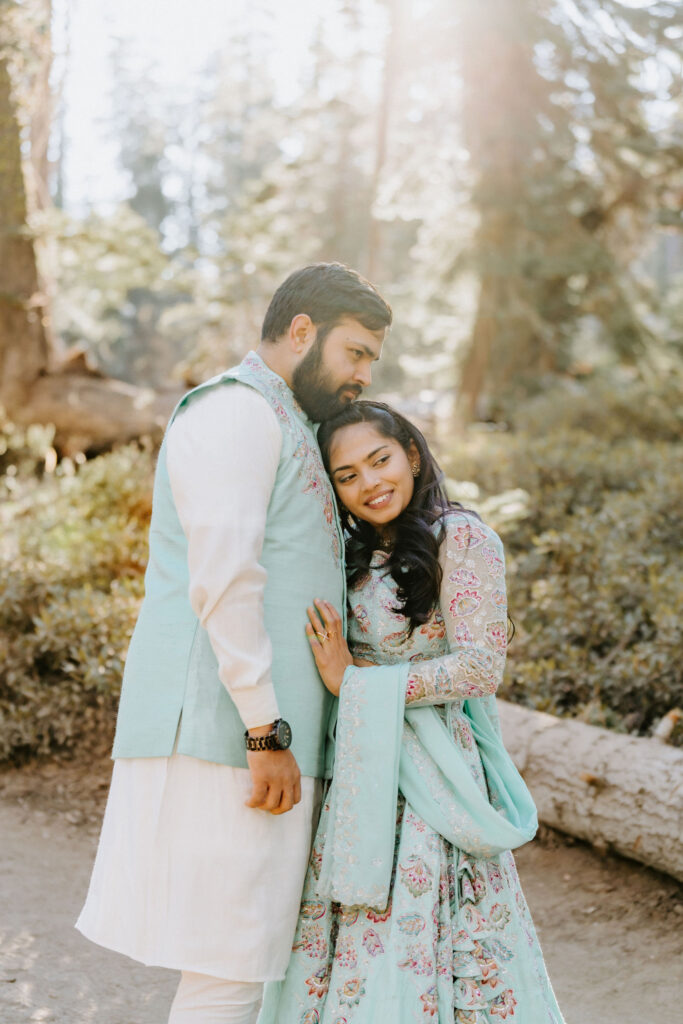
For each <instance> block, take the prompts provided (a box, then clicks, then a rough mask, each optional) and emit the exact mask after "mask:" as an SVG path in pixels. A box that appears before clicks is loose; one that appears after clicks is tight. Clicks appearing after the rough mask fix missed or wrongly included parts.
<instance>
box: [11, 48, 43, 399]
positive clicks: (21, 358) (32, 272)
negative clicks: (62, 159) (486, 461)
mask: <svg viewBox="0 0 683 1024" xmlns="http://www.w3.org/2000/svg"><path fill="white" fill-rule="evenodd" d="M26 213H27V210H26V189H25V185H24V174H23V167H22V161H21V137H20V133H19V124H18V121H17V116H16V110H15V106H14V102H13V99H12V85H11V80H10V75H9V68H8V66H7V60H6V58H4V57H1V56H0V405H4V406H5V408H6V409H7V411H8V412H10V414H11V412H12V410H13V409H14V408H21V407H22V406H23V405H25V404H26V402H27V401H28V397H29V393H30V389H31V387H32V385H33V384H34V382H35V381H36V380H37V378H38V377H39V376H40V375H41V374H42V373H45V372H46V370H47V362H48V344H47V338H46V334H45V326H44V325H45V319H46V309H45V297H44V295H42V294H41V290H40V288H39V284H38V268H37V266H36V256H35V251H34V248H33V240H32V239H31V237H30V236H29V235H28V233H27V231H26Z"/></svg>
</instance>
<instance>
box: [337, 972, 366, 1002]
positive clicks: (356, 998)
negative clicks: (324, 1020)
mask: <svg viewBox="0 0 683 1024" xmlns="http://www.w3.org/2000/svg"><path fill="white" fill-rule="evenodd" d="M364 981H365V978H351V979H350V980H349V981H345V982H344V984H343V985H342V987H341V988H338V989H337V994H338V996H339V1002H340V1003H345V1004H346V1005H347V1006H357V1005H358V1003H359V1002H360V1001H361V997H362V996H364V995H365V986H364V984H363V983H364Z"/></svg>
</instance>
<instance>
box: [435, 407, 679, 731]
mask: <svg viewBox="0 0 683 1024" xmlns="http://www.w3.org/2000/svg"><path fill="white" fill-rule="evenodd" d="M634 397H635V396H634ZM659 397H661V396H655V397H654V398H653V399H652V400H651V401H649V402H648V401H645V398H646V396H645V395H644V394H643V393H642V392H641V393H640V394H639V398H640V411H639V416H634V417H633V419H634V423H635V426H636V427H637V429H638V431H639V432H642V433H643V434H644V435H645V437H646V438H648V440H643V439H642V438H639V437H633V436H629V435H628V434H627V433H626V431H625V419H626V418H627V417H626V411H625V404H624V403H623V402H622V403H617V402H615V403H613V406H612V407H611V408H610V407H609V406H608V405H607V404H599V406H598V408H597V410H596V411H595V412H594V417H593V420H591V418H590V416H588V415H587V414H586V408H585V404H584V402H585V398H584V396H581V398H580V400H579V401H578V407H577V408H573V407H572V406H571V402H569V407H567V400H566V397H565V404H564V405H560V404H558V403H555V404H553V402H551V401H550V400H548V402H547V403H546V404H545V406H544V408H545V412H546V416H547V422H546V423H545V425H543V422H542V421H541V420H535V421H534V423H535V431H534V433H533V434H531V433H527V432H519V433H514V434H500V433H496V434H493V435H488V436H487V438H486V442H485V443H482V436H481V434H478V433H477V432H476V431H475V432H474V436H473V437H472V438H470V439H468V440H467V441H466V442H465V443H464V444H463V445H462V446H459V447H458V448H457V449H456V450H455V451H451V453H450V455H449V456H448V459H447V461H448V471H449V475H450V476H451V477H454V478H455V479H459V480H470V481H475V482H476V483H477V484H478V485H479V488H480V491H481V493H480V496H479V505H480V506H481V508H482V510H483V511H484V512H485V514H486V518H487V519H488V520H489V521H490V522H491V523H492V525H494V526H496V527H497V528H498V529H499V531H500V533H501V535H502V537H503V540H504V542H505V546H506V551H507V559H508V581H509V592H510V613H511V615H512V617H513V620H514V622H515V625H516V635H515V638H514V640H513V641H512V643H511V646H510V652H509V659H508V671H507V675H506V681H505V684H504V687H503V691H502V693H501V695H502V696H505V697H507V698H508V699H511V700H515V701H517V702H520V703H524V704H527V705H529V706H533V707H536V708H539V709H541V710H545V711H550V712H553V713H555V714H569V715H576V716H578V717H581V718H583V719H584V720H586V721H589V722H592V723H594V724H599V725H603V726H607V727H611V728H618V729H622V730H628V731H634V732H638V733H642V734H646V733H647V732H648V731H649V730H650V729H651V727H652V726H653V724H655V722H656V721H657V720H658V719H659V718H661V717H662V716H663V715H664V714H666V712H668V711H669V710H671V709H672V708H674V707H677V706H678V707H681V706H683V658H682V657H681V651H683V635H682V633H683V626H682V623H683V586H682V582H681V573H680V554H681V539H682V537H683V473H681V471H680V466H681V465H682V464H683V457H682V456H683V452H682V449H683V445H681V442H680V441H679V440H677V438H678V437H680V432H679V433H674V432H673V430H671V432H670V424H671V420H672V417H674V413H673V411H672V410H673V406H669V404H668V400H667V404H665V405H662V404H661V403H660V402H659ZM540 408H541V404H540V403H537V404H536V409H535V412H534V416H537V415H538V412H539V409H540ZM647 409H649V410H650V412H651V415H650V417H649V418H648V416H646V414H645V410H647ZM525 415H526V413H525ZM529 415H530V414H529ZM588 422H593V423H594V424H595V426H596V431H597V433H595V434H593V433H590V432H589V431H588V430H586V429H585V427H586V424H587V423H588ZM558 423H559V427H558ZM579 423H580V424H581V427H579V426H578V425H577V424H579ZM662 438H664V439H662ZM513 489H514V491H515V495H514V498H515V500H514V501H510V502H507V507H506V502H505V500H502V499H501V497H500V495H501V493H503V496H504V492H508V493H509V492H511V491H513ZM453 490H454V496H457V484H454V485H453ZM465 491H466V489H465ZM495 495H499V497H497V498H493V499H492V498H491V496H495ZM487 498H488V500H487ZM464 501H465V503H467V498H466V497H465V498H464ZM674 742H676V743H678V744H681V743H683V728H681V726H680V725H679V726H678V728H677V732H676V733H675V735H674Z"/></svg>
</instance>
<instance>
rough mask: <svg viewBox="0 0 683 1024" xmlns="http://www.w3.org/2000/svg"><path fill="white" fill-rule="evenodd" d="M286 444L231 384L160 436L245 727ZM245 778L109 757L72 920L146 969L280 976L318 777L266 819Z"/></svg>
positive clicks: (222, 664) (260, 703)
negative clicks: (89, 866)
mask: <svg viewBox="0 0 683 1024" xmlns="http://www.w3.org/2000/svg"><path fill="white" fill-rule="evenodd" d="M280 445H281V432H280V427H279V425H278V422H277V418H276V416H275V413H274V412H273V410H272V409H271V407H270V405H269V404H268V402H267V401H266V399H265V398H264V397H263V396H262V395H260V394H259V393H258V392H256V391H254V390H253V389H251V388H249V387H246V386H244V385H240V384H235V385H233V386H232V387H230V388H228V389H220V390H218V391H213V392H209V393H208V394H206V395H205V396H202V397H201V398H198V399H196V400H195V402H193V404H192V405H191V406H190V408H189V409H188V410H187V411H186V412H185V413H184V414H183V415H182V416H180V417H178V418H177V419H176V420H175V421H174V423H173V425H172V426H171V428H170V430H169V433H168V439H167V447H168V472H169V477H170V481H171V488H172V490H173V497H174V500H175V503H176V507H177V510H178V516H179V518H180V521H181V524H182V527H183V530H184V532H185V535H186V536H187V539H188V560H189V569H190V600H191V604H192V608H193V610H194V611H195V614H196V615H197V617H198V618H199V620H200V622H201V624H202V626H203V627H204V628H205V629H206V630H207V632H208V634H209V639H210V641H211V645H212V647H213V650H214V652H215V654H216V657H217V659H218V666H219V675H220V679H221V681H222V682H223V684H224V685H225V686H226V689H227V690H228V692H229V693H230V696H231V698H232V699H233V701H234V703H235V705H236V706H237V709H238V711H239V713H240V716H241V717H242V719H243V721H244V722H245V726H249V727H255V726H257V725H263V724H267V723H268V722H271V721H273V720H274V719H275V718H277V717H279V714H278V708H277V701H276V698H275V692H274V689H273V685H272V682H271V678H270V666H271V648H270V641H269V639H268V636H267V634H266V632H265V629H264V627H263V616H262V607H263V590H264V585H265V573H264V572H263V569H262V568H261V566H260V565H259V558H260V555H261V549H262V545H263V537H264V532H265V524H266V513H267V508H268V502H269V500H270V495H271V491H272V487H273V484H274V480H275V474H276V471H277V467H278V460H279V455H280ZM304 625H305V624H304V623H303V622H302V624H301V628H302V630H303V628H304ZM250 778H251V777H250V775H249V772H248V771H247V770H246V769H241V768H232V767H229V766H227V765H217V764H213V763H210V762H207V761H201V760H199V759H197V758H192V757H185V756H182V755H177V754H174V755H173V756H172V757H169V758H165V757H162V758H126V759H119V760H117V761H116V762H115V765H114V773H113V777H112V785H111V790H110V794H109V800H108V802H107V809H106V812H105V818H104V823H103V826H102V834H101V837H100V844H99V848H98V852H97V859H96V862H95V866H94V869H93V875H92V879H91V883H90V890H89V892H88V897H87V900H86V904H85V907H84V908H83V911H82V913H81V916H80V917H79V920H78V922H77V925H76V927H77V928H79V929H80V930H81V931H82V932H83V934H84V935H85V936H86V937H87V938H89V939H92V941H94V942H98V943H99V944H100V945H103V946H107V947H108V948H110V949H114V950H116V951H117V952H120V953H125V954H127V955H128V956H131V957H133V958H134V959H136V960H141V961H142V962H143V963H146V964H150V965H155V966H160V967H170V968H175V969H178V970H188V971H196V972H198V973H203V974H210V975H214V976H215V977H221V978H227V979H232V980H239V981H270V980H274V979H277V978H281V977H283V975H284V972H285V969H286V966H287V963H288V960H289V955H290V949H291V942H292V936H293V934H294V930H295V927H296V920H297V914H298V909H299V898H300V894H301V888H302V885H303V879H304V875H305V871H306V863H307V859H308V855H309V851H310V845H311V838H312V831H313V827H314V824H315V820H316V819H317V812H318V801H319V794H320V785H321V784H320V783H319V782H317V781H316V780H315V779H312V778H303V779H302V800H301V803H300V804H298V805H297V806H296V807H295V808H293V810H292V811H289V812H288V813H287V814H283V815H278V816H274V815H271V814H269V813H267V812H266V811H259V810H254V809H253V808H248V807H245V806H244V801H245V800H246V799H247V798H248V796H249V793H250V791H251V783H250Z"/></svg>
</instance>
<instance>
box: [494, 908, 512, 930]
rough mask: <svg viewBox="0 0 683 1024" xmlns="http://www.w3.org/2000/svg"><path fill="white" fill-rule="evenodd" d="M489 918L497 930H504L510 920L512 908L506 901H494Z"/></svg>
mask: <svg viewBox="0 0 683 1024" xmlns="http://www.w3.org/2000/svg"><path fill="white" fill-rule="evenodd" d="M489 920H490V922H491V924H492V926H493V927H494V928H495V929H496V931H502V929H503V928H505V926H506V925H507V923H508V922H509V920H510V908H509V907H508V905H507V904H506V903H494V904H493V906H492V907H491V913H490V914H489Z"/></svg>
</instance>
